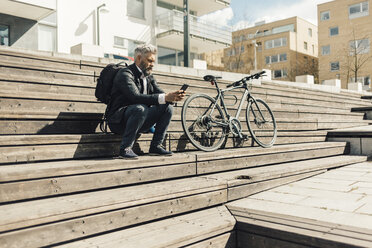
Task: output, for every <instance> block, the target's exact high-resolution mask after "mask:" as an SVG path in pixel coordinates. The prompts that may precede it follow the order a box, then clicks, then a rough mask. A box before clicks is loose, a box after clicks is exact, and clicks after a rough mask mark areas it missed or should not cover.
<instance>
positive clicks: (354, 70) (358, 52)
mask: <svg viewBox="0 0 372 248" xmlns="http://www.w3.org/2000/svg"><path fill="white" fill-rule="evenodd" d="M356 37H357V36H356V34H355V29H353V30H352V40H351V41H349V42H348V43H347V44H346V46H345V47H344V48H343V52H342V54H343V55H342V60H341V61H342V62H341V68H342V69H343V70H344V71H345V72H346V73H345V74H346V77H347V82H348V83H349V80H350V78H351V76H354V81H355V82H357V80H358V74H359V72H360V70H361V69H362V68H364V67H365V65H366V63H367V62H368V61H370V60H371V59H372V56H371V55H370V44H369V38H368V36H363V37H362V38H361V39H357V38H356Z"/></svg>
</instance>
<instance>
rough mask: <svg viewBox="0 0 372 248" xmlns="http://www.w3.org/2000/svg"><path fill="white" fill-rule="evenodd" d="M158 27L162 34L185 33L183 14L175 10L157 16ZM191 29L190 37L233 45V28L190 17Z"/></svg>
mask: <svg viewBox="0 0 372 248" xmlns="http://www.w3.org/2000/svg"><path fill="white" fill-rule="evenodd" d="M157 25H158V28H159V29H160V30H161V31H160V32H165V31H170V30H173V31H179V32H183V13H182V12H179V11H176V10H173V11H169V12H167V13H164V14H162V15H159V16H157ZM189 28H190V35H192V36H195V37H198V38H201V39H206V40H210V41H217V42H221V43H224V44H229V45H230V44H231V32H232V28H231V27H229V26H221V25H216V24H214V23H210V22H206V21H204V20H201V19H200V18H197V17H195V16H191V15H190V27H189Z"/></svg>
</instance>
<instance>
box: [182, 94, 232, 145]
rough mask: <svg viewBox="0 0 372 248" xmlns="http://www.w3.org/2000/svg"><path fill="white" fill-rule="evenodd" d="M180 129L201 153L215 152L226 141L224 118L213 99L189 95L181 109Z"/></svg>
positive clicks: (200, 95)
mask: <svg viewBox="0 0 372 248" xmlns="http://www.w3.org/2000/svg"><path fill="white" fill-rule="evenodd" d="M181 118H182V127H183V130H184V132H185V134H186V136H187V138H188V139H189V140H190V142H191V143H192V144H193V145H194V146H195V147H196V148H198V149H200V150H203V151H208V152H210V151H215V150H217V149H218V148H220V147H221V146H222V144H223V143H224V141H225V139H226V135H225V134H226V128H225V126H224V125H223V124H224V123H225V118H224V115H223V112H222V110H221V107H220V106H219V105H218V104H217V103H216V101H215V99H213V98H212V97H210V96H208V95H205V94H194V95H191V96H190V97H189V98H187V100H186V101H185V103H184V104H183V107H182V112H181Z"/></svg>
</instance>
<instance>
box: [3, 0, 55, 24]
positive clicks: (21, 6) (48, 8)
mask: <svg viewBox="0 0 372 248" xmlns="http://www.w3.org/2000/svg"><path fill="white" fill-rule="evenodd" d="M0 5H1V10H0V12H1V13H3V14H7V15H12V16H18V17H22V18H26V19H31V20H35V21H38V20H41V19H43V18H44V17H47V16H48V15H50V14H52V13H53V12H54V11H55V10H56V0H38V1H30V0H0Z"/></svg>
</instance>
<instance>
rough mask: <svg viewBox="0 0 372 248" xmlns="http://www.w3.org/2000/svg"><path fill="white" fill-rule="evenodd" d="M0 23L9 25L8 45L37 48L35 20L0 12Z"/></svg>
mask: <svg viewBox="0 0 372 248" xmlns="http://www.w3.org/2000/svg"><path fill="white" fill-rule="evenodd" d="M0 23H1V24H4V25H7V26H9V36H10V37H9V43H10V44H9V45H10V46H11V47H26V48H28V49H34V50H37V49H38V28H37V22H36V21H33V20H29V19H24V18H20V17H15V16H10V15H5V14H0Z"/></svg>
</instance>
